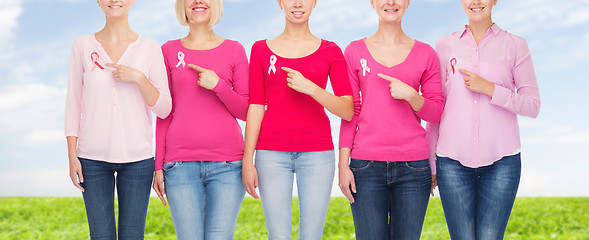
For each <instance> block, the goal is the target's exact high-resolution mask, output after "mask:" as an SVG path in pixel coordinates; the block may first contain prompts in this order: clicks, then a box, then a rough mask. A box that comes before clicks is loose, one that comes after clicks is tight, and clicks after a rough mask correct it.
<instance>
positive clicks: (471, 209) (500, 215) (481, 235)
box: [436, 154, 521, 240]
mask: <svg viewBox="0 0 589 240" xmlns="http://www.w3.org/2000/svg"><path fill="white" fill-rule="evenodd" d="M436 166H437V170H438V173H437V174H438V187H439V190H440V198H441V199H442V206H443V208H444V215H445V216H446V223H447V224H448V230H449V232H450V237H451V238H452V239H454V240H460V239H468V240H494V239H503V235H504V234H505V228H506V227H507V221H508V220H509V215H510V214H511V209H512V207H513V203H514V201H515V196H516V193H517V188H518V186H519V179H520V176H521V157H520V154H517V155H513V156H507V157H504V158H502V159H501V160H499V161H497V162H495V163H493V165H490V166H485V167H479V168H469V167H465V166H462V164H460V162H458V161H456V160H452V159H450V158H447V157H439V156H438V157H437V161H436Z"/></svg>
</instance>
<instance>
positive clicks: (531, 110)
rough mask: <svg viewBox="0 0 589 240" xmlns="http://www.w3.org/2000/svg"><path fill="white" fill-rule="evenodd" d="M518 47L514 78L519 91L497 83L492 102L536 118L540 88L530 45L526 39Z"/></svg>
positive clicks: (513, 111)
mask: <svg viewBox="0 0 589 240" xmlns="http://www.w3.org/2000/svg"><path fill="white" fill-rule="evenodd" d="M518 40H519V41H521V42H520V43H519V44H518V45H517V47H516V51H517V54H516V59H515V66H514V68H513V79H514V81H515V87H516V89H517V93H516V92H514V91H513V90H511V89H508V88H505V87H502V86H499V85H495V92H493V98H492V99H491V104H495V105H497V106H500V107H502V108H505V109H507V110H508V111H510V112H512V113H515V114H517V115H522V116H526V117H532V118H535V117H537V116H538V113H539V112H540V90H539V89H538V82H537V80H536V73H535V71H534V64H533V63H532V57H531V54H530V50H529V49H528V45H527V43H526V41H525V40H524V39H518Z"/></svg>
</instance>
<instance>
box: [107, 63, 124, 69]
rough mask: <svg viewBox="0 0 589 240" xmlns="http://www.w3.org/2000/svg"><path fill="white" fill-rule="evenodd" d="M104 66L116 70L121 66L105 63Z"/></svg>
mask: <svg viewBox="0 0 589 240" xmlns="http://www.w3.org/2000/svg"><path fill="white" fill-rule="evenodd" d="M106 66H107V67H111V68H117V69H119V68H121V65H119V64H116V63H107V64H106Z"/></svg>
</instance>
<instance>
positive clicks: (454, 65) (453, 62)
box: [450, 58, 456, 74]
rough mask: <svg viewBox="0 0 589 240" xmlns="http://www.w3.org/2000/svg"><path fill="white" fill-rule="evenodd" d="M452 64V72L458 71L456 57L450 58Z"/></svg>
mask: <svg viewBox="0 0 589 240" xmlns="http://www.w3.org/2000/svg"><path fill="white" fill-rule="evenodd" d="M450 66H452V74H454V73H456V69H455V68H454V67H456V58H452V59H451V60H450Z"/></svg>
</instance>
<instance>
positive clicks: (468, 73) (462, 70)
mask: <svg viewBox="0 0 589 240" xmlns="http://www.w3.org/2000/svg"><path fill="white" fill-rule="evenodd" d="M458 71H459V72H461V73H464V74H466V75H474V73H472V72H470V71H468V70H464V69H462V68H461V69H458Z"/></svg>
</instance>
